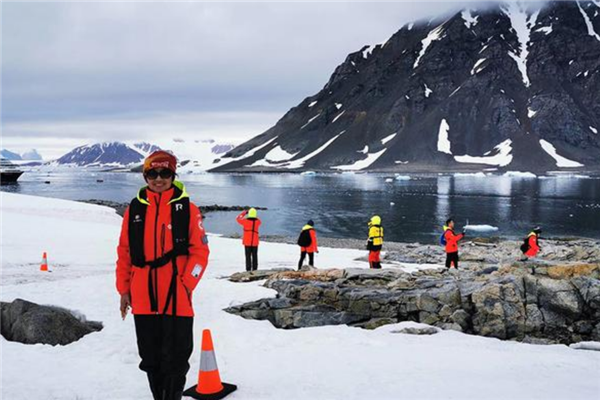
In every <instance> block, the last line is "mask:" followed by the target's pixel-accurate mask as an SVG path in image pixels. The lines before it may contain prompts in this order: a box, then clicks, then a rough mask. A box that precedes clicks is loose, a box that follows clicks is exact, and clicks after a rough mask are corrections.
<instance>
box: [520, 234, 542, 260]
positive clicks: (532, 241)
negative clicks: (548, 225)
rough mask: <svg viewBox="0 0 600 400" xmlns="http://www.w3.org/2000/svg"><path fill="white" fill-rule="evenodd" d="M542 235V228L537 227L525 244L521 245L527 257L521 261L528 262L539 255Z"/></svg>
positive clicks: (525, 240) (524, 241) (528, 236)
mask: <svg viewBox="0 0 600 400" xmlns="http://www.w3.org/2000/svg"><path fill="white" fill-rule="evenodd" d="M541 233H542V228H540V227H539V226H536V227H535V228H533V229H532V231H531V232H530V233H529V235H527V237H526V238H525V239H524V240H523V244H522V245H521V251H522V252H523V255H524V256H525V257H524V258H523V259H521V261H527V260H528V259H530V258H533V257H535V256H537V255H538V253H539V252H540V250H541V248H540V241H539V239H540V235H541Z"/></svg>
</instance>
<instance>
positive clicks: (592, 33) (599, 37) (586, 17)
mask: <svg viewBox="0 0 600 400" xmlns="http://www.w3.org/2000/svg"><path fill="white" fill-rule="evenodd" d="M577 7H578V8H579V12H581V16H582V17H583V19H584V21H585V25H586V26H587V30H588V35H590V36H591V37H593V38H595V39H596V40H597V41H599V42H600V35H598V33H596V31H595V29H594V24H593V23H592V20H590V17H589V15H587V13H586V12H585V10H584V9H583V8H582V7H581V4H579V1H577Z"/></svg>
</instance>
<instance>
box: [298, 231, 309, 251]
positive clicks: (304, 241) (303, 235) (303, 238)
mask: <svg viewBox="0 0 600 400" xmlns="http://www.w3.org/2000/svg"><path fill="white" fill-rule="evenodd" d="M311 244H312V238H311V237H310V229H305V230H303V231H302V232H300V236H298V246H300V247H308V246H310V245H311Z"/></svg>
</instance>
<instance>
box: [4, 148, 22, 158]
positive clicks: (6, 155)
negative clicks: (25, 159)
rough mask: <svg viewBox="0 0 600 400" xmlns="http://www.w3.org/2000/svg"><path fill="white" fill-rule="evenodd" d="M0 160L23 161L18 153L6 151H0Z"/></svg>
mask: <svg viewBox="0 0 600 400" xmlns="http://www.w3.org/2000/svg"><path fill="white" fill-rule="evenodd" d="M0 158H3V159H5V160H11V161H15V160H22V158H21V156H20V155H18V154H17V153H13V152H12V151H9V150H6V149H2V150H0Z"/></svg>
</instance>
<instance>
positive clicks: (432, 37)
mask: <svg viewBox="0 0 600 400" xmlns="http://www.w3.org/2000/svg"><path fill="white" fill-rule="evenodd" d="M443 31H444V24H441V25H439V26H438V27H437V28H435V29H432V30H431V31H430V32H429V33H428V34H427V36H426V37H425V39H423V40H422V41H421V44H422V48H421V51H420V52H419V56H418V57H417V59H416V60H415V64H414V65H413V69H414V68H417V67H418V66H419V62H420V61H421V58H423V56H424V55H425V52H426V51H427V49H428V48H429V46H431V44H432V43H433V42H435V41H436V40H440V39H442V38H443V37H444V36H443V35H442V34H443Z"/></svg>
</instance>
